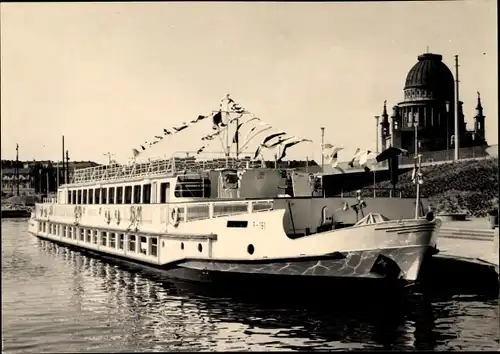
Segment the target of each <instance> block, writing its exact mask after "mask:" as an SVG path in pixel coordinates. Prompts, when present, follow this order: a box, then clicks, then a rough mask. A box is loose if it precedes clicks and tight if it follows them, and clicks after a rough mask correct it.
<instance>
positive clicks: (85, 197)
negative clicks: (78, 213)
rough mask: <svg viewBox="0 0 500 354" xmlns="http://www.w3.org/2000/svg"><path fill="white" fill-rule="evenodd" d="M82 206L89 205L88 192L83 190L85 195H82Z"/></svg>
mask: <svg viewBox="0 0 500 354" xmlns="http://www.w3.org/2000/svg"><path fill="white" fill-rule="evenodd" d="M82 204H87V190H86V189H84V190H83V195H82Z"/></svg>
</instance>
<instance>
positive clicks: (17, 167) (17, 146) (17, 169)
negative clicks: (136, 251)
mask: <svg viewBox="0 0 500 354" xmlns="http://www.w3.org/2000/svg"><path fill="white" fill-rule="evenodd" d="M16 188H17V196H18V197H19V144H16Z"/></svg>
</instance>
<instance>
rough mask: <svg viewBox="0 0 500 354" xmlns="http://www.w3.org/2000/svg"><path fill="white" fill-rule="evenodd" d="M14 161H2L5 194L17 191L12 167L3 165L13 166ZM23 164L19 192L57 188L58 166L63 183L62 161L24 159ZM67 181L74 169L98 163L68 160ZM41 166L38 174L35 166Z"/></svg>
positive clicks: (36, 191)
mask: <svg viewBox="0 0 500 354" xmlns="http://www.w3.org/2000/svg"><path fill="white" fill-rule="evenodd" d="M14 163H15V161H2V170H1V180H2V192H3V193H7V194H15V193H16V192H17V177H16V169H15V168H14V167H8V168H5V167H4V166H14ZM20 164H21V165H22V166H23V167H21V168H19V193H20V194H21V195H23V194H33V193H40V192H41V193H47V189H48V190H49V192H55V189H56V188H57V182H58V180H57V169H58V167H59V184H63V175H62V171H63V169H62V168H63V167H62V162H52V161H49V160H45V161H26V162H21V161H20ZM68 165H69V174H68V175H69V176H68V178H69V181H71V178H72V177H73V173H74V170H75V169H80V168H86V167H93V166H98V165H99V164H98V163H95V162H93V161H70V162H69V164H68ZM37 166H38V167H42V169H39V170H38V175H37V173H36V172H35V168H37Z"/></svg>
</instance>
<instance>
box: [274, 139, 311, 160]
mask: <svg viewBox="0 0 500 354" xmlns="http://www.w3.org/2000/svg"><path fill="white" fill-rule="evenodd" d="M303 142H309V143H312V140H309V139H300V140H298V141H293V142H291V143H287V144H285V146H284V147H283V151H282V152H281V156H280V157H279V158H278V161H277V162H281V160H283V159H284V158H285V156H286V150H287V149H289V148H291V147H292V146H295V145H297V144H300V143H303Z"/></svg>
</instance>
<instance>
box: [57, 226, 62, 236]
mask: <svg viewBox="0 0 500 354" xmlns="http://www.w3.org/2000/svg"><path fill="white" fill-rule="evenodd" d="M61 230H62V227H61V225H57V236H62V233H61Z"/></svg>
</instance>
